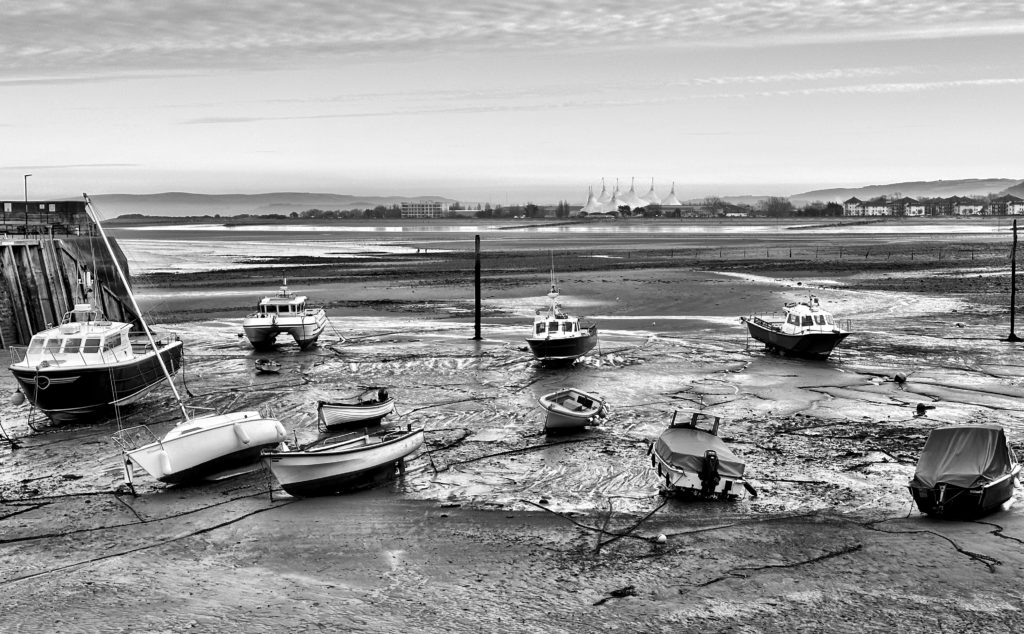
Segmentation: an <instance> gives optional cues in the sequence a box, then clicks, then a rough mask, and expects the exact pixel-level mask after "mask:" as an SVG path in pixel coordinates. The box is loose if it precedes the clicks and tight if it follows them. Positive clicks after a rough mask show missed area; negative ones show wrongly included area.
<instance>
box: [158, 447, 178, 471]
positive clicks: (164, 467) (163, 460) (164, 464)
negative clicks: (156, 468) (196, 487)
mask: <svg viewBox="0 0 1024 634" xmlns="http://www.w3.org/2000/svg"><path fill="white" fill-rule="evenodd" d="M157 460H159V461H160V471H161V472H162V473H163V474H164V475H165V476H168V475H171V474H172V473H174V470H173V469H171V457H170V456H168V455H167V452H166V451H163V450H161V451H160V453H159V454H157Z"/></svg>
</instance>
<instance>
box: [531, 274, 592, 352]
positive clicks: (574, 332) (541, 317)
mask: <svg viewBox="0 0 1024 634" xmlns="http://www.w3.org/2000/svg"><path fill="white" fill-rule="evenodd" d="M558 296H559V292H558V286H557V285H556V284H555V266H554V263H552V265H551V290H550V291H548V294H547V297H548V300H549V303H548V307H547V310H544V309H538V310H537V313H536V316H535V317H534V319H533V332H532V334H531V335H530V336H529V337H528V338H527V339H526V343H527V344H529V346H530V351H531V352H533V356H535V357H536V358H537V360H538V361H540V362H541V363H543V364H545V365H568V364H570V363H572V362H574V361H575V360H576V359H578V358H580V357H582V356H583V355H585V354H587V353H588V352H590V351H591V349H593V347H594V346H595V345H597V324H589V325H584V324H583V323H581V319H580V318H579V317H575V316H572V315H569V314H568V313H566V312H565V311H564V310H563V309H562V305H561V304H560V303H559V302H558Z"/></svg>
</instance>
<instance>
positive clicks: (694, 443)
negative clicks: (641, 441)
mask: <svg viewBox="0 0 1024 634" xmlns="http://www.w3.org/2000/svg"><path fill="white" fill-rule="evenodd" d="M708 449H713V450H714V451H715V453H717V454H718V473H719V474H721V475H723V476H726V477H729V478H741V477H743V470H744V469H745V468H746V465H745V464H744V463H743V461H742V460H740V459H739V458H737V457H736V454H734V453H733V452H732V451H731V450H730V449H729V447H727V446H726V444H725V443H724V442H722V439H721V438H719V437H718V436H712V435H711V434H709V433H707V432H703V431H700V430H698V429H691V428H688V427H671V428H669V429H666V430H665V431H664V432H663V433H662V434H661V436H660V437H659V438H658V442H657V443H655V445H654V452H655V453H656V454H658V456H659V457H660V458H661V459H662V460H664V461H665V462H666V463H668V464H670V465H673V466H675V467H677V468H680V469H685V470H687V471H690V472H697V473H699V472H700V469H701V467H702V466H703V465H704V452H705V451H707V450H708Z"/></svg>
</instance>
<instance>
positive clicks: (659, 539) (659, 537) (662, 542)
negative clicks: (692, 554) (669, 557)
mask: <svg viewBox="0 0 1024 634" xmlns="http://www.w3.org/2000/svg"><path fill="white" fill-rule="evenodd" d="M667 539H668V537H665V533H662V534H660V535H658V543H659V544H664V543H665V540H667Z"/></svg>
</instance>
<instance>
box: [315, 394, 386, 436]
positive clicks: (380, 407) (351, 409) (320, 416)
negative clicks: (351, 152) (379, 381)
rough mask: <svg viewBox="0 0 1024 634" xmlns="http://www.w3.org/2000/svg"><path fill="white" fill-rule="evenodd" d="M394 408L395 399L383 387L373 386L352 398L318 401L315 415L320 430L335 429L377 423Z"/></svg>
mask: <svg viewBox="0 0 1024 634" xmlns="http://www.w3.org/2000/svg"><path fill="white" fill-rule="evenodd" d="M394 410H395V399H394V398H392V397H391V395H390V394H388V391H387V390H386V389H385V388H382V387H379V388H378V387H374V388H369V389H367V390H366V391H364V392H363V393H362V394H359V395H358V396H354V397H352V398H348V399H342V400H340V401H331V402H328V401H318V402H317V404H316V417H317V424H318V426H319V427H320V429H321V430H326V431H336V430H340V429H346V428H350V427H352V426H354V425H366V424H371V423H379V422H380V420H381V419H382V418H384V417H385V416H387V415H388V414H390V413H391V412H393V411H394Z"/></svg>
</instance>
